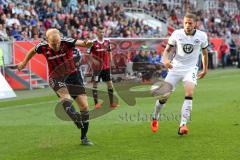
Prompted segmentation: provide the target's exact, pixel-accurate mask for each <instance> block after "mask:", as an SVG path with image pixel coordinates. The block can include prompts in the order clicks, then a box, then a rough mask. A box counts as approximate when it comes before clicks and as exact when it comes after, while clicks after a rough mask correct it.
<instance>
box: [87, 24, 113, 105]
mask: <svg viewBox="0 0 240 160" xmlns="http://www.w3.org/2000/svg"><path fill="white" fill-rule="evenodd" d="M98 29H99V30H98V33H97V39H96V40H94V41H93V45H92V47H91V48H90V49H89V54H90V55H91V57H92V58H93V59H94V60H96V61H98V63H97V65H94V66H93V77H92V82H93V98H94V103H95V108H100V107H101V104H100V103H98V93H97V85H98V82H99V81H100V80H101V79H102V81H103V82H106V84H107V87H108V95H109V101H110V107H112V108H115V107H117V104H116V103H114V101H113V84H112V80H111V61H112V53H111V45H110V41H109V40H108V39H105V38H104V34H105V30H104V28H102V27H100V28H98Z"/></svg>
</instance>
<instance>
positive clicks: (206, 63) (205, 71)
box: [197, 48, 208, 79]
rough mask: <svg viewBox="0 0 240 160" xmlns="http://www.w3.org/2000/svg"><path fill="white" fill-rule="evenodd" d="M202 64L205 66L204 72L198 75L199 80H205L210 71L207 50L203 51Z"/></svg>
mask: <svg viewBox="0 0 240 160" xmlns="http://www.w3.org/2000/svg"><path fill="white" fill-rule="evenodd" d="M202 64H203V70H202V72H200V73H198V76H197V77H198V79H201V78H203V77H204V76H205V75H206V74H207V71H208V51H207V48H204V49H203V50H202Z"/></svg>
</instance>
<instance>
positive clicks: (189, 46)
mask: <svg viewBox="0 0 240 160" xmlns="http://www.w3.org/2000/svg"><path fill="white" fill-rule="evenodd" d="M183 51H184V52H185V53H187V54H191V53H192V51H193V45H192V44H184V45H183Z"/></svg>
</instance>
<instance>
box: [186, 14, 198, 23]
mask: <svg viewBox="0 0 240 160" xmlns="http://www.w3.org/2000/svg"><path fill="white" fill-rule="evenodd" d="M184 18H191V19H193V20H194V21H196V20H197V16H196V14H194V13H189V12H187V13H186V14H185V15H184Z"/></svg>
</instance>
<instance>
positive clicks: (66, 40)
mask: <svg viewBox="0 0 240 160" xmlns="http://www.w3.org/2000/svg"><path fill="white" fill-rule="evenodd" d="M76 41H77V39H73V38H63V39H62V42H64V43H65V44H67V46H68V47H69V48H72V47H75V43H76Z"/></svg>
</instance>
